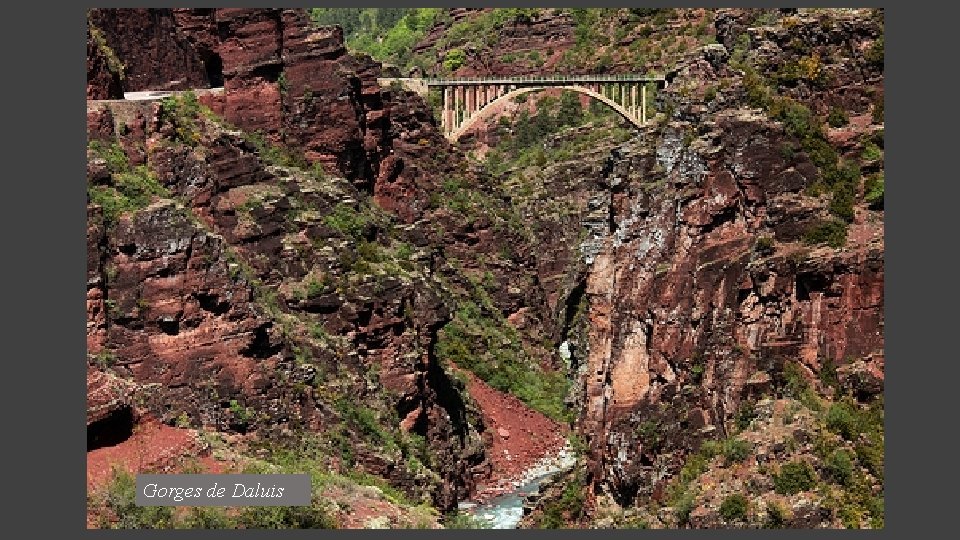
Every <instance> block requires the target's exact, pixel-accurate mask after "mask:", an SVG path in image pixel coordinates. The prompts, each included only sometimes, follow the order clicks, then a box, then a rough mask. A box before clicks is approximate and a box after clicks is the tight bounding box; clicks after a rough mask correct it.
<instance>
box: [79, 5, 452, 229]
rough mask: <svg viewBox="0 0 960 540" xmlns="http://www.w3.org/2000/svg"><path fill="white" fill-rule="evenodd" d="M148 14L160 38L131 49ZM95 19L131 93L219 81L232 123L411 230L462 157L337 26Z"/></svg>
mask: <svg viewBox="0 0 960 540" xmlns="http://www.w3.org/2000/svg"><path fill="white" fill-rule="evenodd" d="M145 18H153V19H156V20H157V21H158V22H157V24H155V25H154V26H155V27H157V28H160V30H157V31H156V36H154V38H155V39H154V38H151V41H149V42H148V46H147V47H143V46H140V45H138V46H136V47H134V46H132V45H131V43H139V41H138V39H139V38H138V37H137V36H135V35H133V30H134V29H136V28H137V27H138V26H139V25H141V24H145V23H146V21H145V20H144V19H145ZM91 20H93V21H95V22H96V23H97V24H99V25H101V26H103V27H104V34H105V35H107V36H108V38H109V41H110V42H111V43H114V42H116V43H118V47H119V48H118V49H117V55H118V57H119V58H120V59H121V60H122V61H123V62H124V63H125V64H126V65H128V68H127V71H128V75H127V78H128V79H130V80H133V81H136V82H135V83H134V82H128V83H126V84H127V87H125V89H126V90H139V89H144V88H150V89H159V88H188V87H207V86H211V85H214V86H215V85H217V83H218V82H219V83H220V84H222V85H223V86H224V90H225V91H224V94H223V97H222V98H211V99H207V100H206V101H205V102H206V103H207V104H208V105H209V106H210V107H211V108H212V109H213V110H214V111H215V112H218V113H219V114H221V115H222V116H223V117H224V118H225V119H226V120H227V121H228V122H230V123H231V124H233V125H236V126H237V127H239V128H241V129H243V130H245V131H247V132H260V133H262V134H263V136H264V137H265V138H266V140H267V141H269V142H272V143H278V144H283V145H285V146H289V147H291V148H293V149H295V150H296V151H298V152H301V153H302V154H303V155H304V156H305V158H306V159H307V160H308V161H309V162H311V163H319V164H321V165H323V166H324V167H325V168H326V169H327V170H328V171H331V172H332V171H336V172H337V173H338V174H343V175H344V176H346V177H347V178H349V179H350V180H352V181H353V182H354V183H356V185H357V186H358V187H359V188H361V189H362V190H364V191H366V192H368V193H369V192H372V193H374V195H375V197H376V200H377V202H378V203H379V204H380V205H381V206H383V207H384V208H386V209H388V210H391V211H393V212H395V213H396V214H397V215H398V216H400V217H401V218H402V219H404V220H406V221H408V222H413V221H415V220H416V219H418V218H419V217H420V216H421V215H422V213H423V211H424V209H425V206H426V204H425V203H426V200H427V198H428V197H427V191H428V189H429V187H431V186H433V185H434V183H435V182H436V175H437V174H438V173H442V172H444V171H450V170H453V169H455V168H456V167H458V166H459V163H460V162H461V160H462V157H461V156H459V155H450V156H446V157H443V156H438V155H437V151H438V149H439V151H440V152H444V151H449V145H448V144H447V142H446V140H445V139H444V138H443V137H442V136H441V135H440V134H439V133H438V132H437V130H436V129H435V126H436V121H435V120H434V119H433V115H432V113H431V112H430V110H429V109H428V108H427V106H426V104H425V103H423V101H422V100H420V99H419V98H417V97H415V95H414V94H412V93H409V92H406V91H403V90H394V89H383V88H380V87H379V86H378V85H377V77H378V76H379V74H380V65H379V64H378V63H375V62H373V61H372V60H371V59H370V58H369V57H353V56H349V55H347V54H346V48H345V47H344V44H343V35H342V31H341V30H340V29H339V27H327V28H316V27H314V26H313V25H312V23H311V22H310V20H309V18H308V17H307V16H306V14H305V13H304V12H303V11H302V10H296V9H286V10H282V9H226V8H223V9H177V10H173V11H171V10H93V11H92V16H91ZM151 36H153V34H151ZM161 36H165V37H164V38H162V39H161ZM120 44H125V45H120ZM124 47H125V48H124ZM174 53H176V54H174ZM88 56H90V54H88ZM164 58H167V60H162V59H164ZM161 61H162V62H163V63H164V65H163V67H162V69H160V68H156V66H155V64H157V63H158V62H161ZM89 62H90V60H88V63H89ZM151 66H152V67H151ZM145 73H149V74H150V77H147V76H146V75H145ZM98 95H100V94H98ZM414 194H418V195H417V196H416V197H414V196H413V195H414Z"/></svg>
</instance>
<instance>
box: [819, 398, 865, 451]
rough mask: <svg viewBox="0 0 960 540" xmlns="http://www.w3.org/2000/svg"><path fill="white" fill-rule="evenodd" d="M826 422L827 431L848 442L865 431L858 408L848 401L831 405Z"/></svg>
mask: <svg viewBox="0 0 960 540" xmlns="http://www.w3.org/2000/svg"><path fill="white" fill-rule="evenodd" d="M824 421H825V422H826V425H827V429H829V430H830V431H832V432H834V433H836V434H837V435H840V436H841V437H843V438H844V439H846V440H848V441H852V440H854V438H855V437H856V436H857V435H858V434H860V433H861V432H862V431H864V430H863V427H862V421H861V419H860V414H859V411H858V410H857V406H856V405H854V404H853V403H851V402H849V401H847V400H843V401H840V402H837V403H833V404H831V405H830V408H829V409H827V415H826V417H825V419H824Z"/></svg>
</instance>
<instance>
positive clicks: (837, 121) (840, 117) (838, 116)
mask: <svg viewBox="0 0 960 540" xmlns="http://www.w3.org/2000/svg"><path fill="white" fill-rule="evenodd" d="M827 123H828V124H830V127H835V128H838V127H843V126H845V125H847V124H849V123H850V118H849V117H848V116H847V111H845V110H844V109H843V108H842V107H832V108H831V109H830V114H828V115H827Z"/></svg>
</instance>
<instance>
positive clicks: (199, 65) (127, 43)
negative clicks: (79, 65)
mask: <svg viewBox="0 0 960 540" xmlns="http://www.w3.org/2000/svg"><path fill="white" fill-rule="evenodd" d="M88 19H89V24H91V25H93V26H95V27H96V28H97V29H99V30H100V32H102V33H103V36H104V38H105V40H106V43H107V45H108V46H109V47H110V48H111V49H112V50H113V51H114V52H115V53H116V55H117V57H118V58H119V59H120V61H121V62H122V63H123V66H124V79H123V90H124V91H125V92H136V91H140V90H185V89H188V88H209V87H210V78H209V77H208V75H207V70H206V67H205V66H204V60H203V59H202V58H200V56H199V55H198V54H197V51H196V50H195V49H194V47H193V46H192V45H191V44H190V42H189V41H188V40H187V39H186V36H184V35H183V34H182V33H181V32H179V30H178V28H177V23H176V20H175V18H174V17H173V12H172V11H171V10H169V9H156V8H125V9H93V10H90V12H89V16H88ZM88 79H89V77H88Z"/></svg>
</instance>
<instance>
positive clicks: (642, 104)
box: [640, 84, 647, 124]
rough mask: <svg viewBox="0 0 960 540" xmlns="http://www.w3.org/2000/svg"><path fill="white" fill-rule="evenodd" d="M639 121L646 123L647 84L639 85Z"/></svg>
mask: <svg viewBox="0 0 960 540" xmlns="http://www.w3.org/2000/svg"><path fill="white" fill-rule="evenodd" d="M640 123H641V124H646V123H647V85H646V84H641V85H640Z"/></svg>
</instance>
